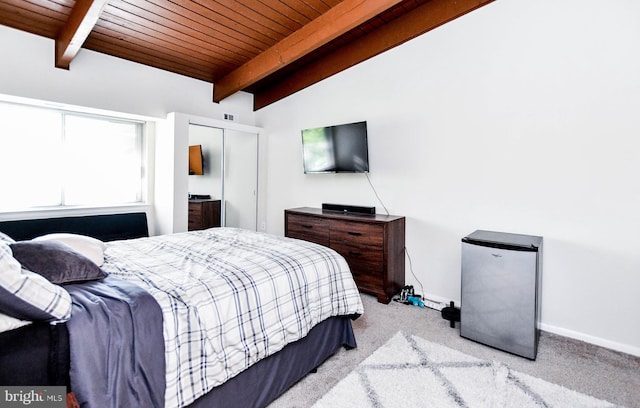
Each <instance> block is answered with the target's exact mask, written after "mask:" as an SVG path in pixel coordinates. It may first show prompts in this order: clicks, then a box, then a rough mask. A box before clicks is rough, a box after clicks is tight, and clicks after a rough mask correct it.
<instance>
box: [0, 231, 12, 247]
mask: <svg viewBox="0 0 640 408" xmlns="http://www.w3.org/2000/svg"><path fill="white" fill-rule="evenodd" d="M0 242H6V243H9V244H13V243H15V242H16V240H15V239H13V238H11V237H10V236H8V235H7V234H5V233H4V232H1V231H0Z"/></svg>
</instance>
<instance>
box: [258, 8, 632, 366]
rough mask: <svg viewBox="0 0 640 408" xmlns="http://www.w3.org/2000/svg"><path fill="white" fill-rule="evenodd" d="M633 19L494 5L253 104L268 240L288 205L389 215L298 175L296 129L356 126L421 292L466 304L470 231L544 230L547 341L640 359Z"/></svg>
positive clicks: (361, 194)
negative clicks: (401, 231) (578, 343)
mask: <svg viewBox="0 0 640 408" xmlns="http://www.w3.org/2000/svg"><path fill="white" fill-rule="evenodd" d="M638 21H640V3H638V2H636V1H631V0H629V1H623V0H617V1H611V2H606V4H605V3H603V2H598V1H595V0H589V1H578V0H564V1H552V0H539V1H535V2H532V1H525V0H511V1H504V0H503V1H496V2H494V3H491V4H490V5H488V6H485V7H483V8H481V9H479V10H477V11H475V12H473V13H471V14H469V15H466V16H464V17H462V18H460V19H458V20H455V21H453V22H451V23H449V24H447V25H445V26H443V27H440V28H438V29H436V30H434V31H432V32H430V33H427V34H425V35H423V36H421V37H419V38H417V39H415V40H413V41H411V42H409V43H406V44H404V45H403V46H401V47H398V48H395V49H393V50H391V51H389V52H387V53H385V54H383V55H380V56H378V57H376V58H373V59H371V60H369V61H366V62H364V63H362V64H359V65H358V66H356V67H353V68H351V69H349V70H348V71H345V72H343V73H340V74H338V75H335V76H333V77H331V78H329V79H327V80H325V81H323V82H322V83H319V84H316V85H314V86H312V87H309V88H307V89H306V90H303V91H301V92H299V93H297V94H295V95H293V96H291V97H289V98H287V99H284V100H282V101H280V102H277V103H275V104H273V105H271V106H268V107H266V108H263V109H261V110H260V111H258V112H257V113H256V123H257V125H258V126H261V127H263V128H264V129H265V133H266V138H265V140H264V141H263V145H262V146H263V148H266V152H263V153H264V154H266V156H267V163H266V170H265V171H266V173H263V176H264V177H265V178H266V180H267V184H268V186H267V191H268V195H267V197H266V221H267V230H268V231H269V232H273V233H277V234H282V233H283V218H284V217H283V210H284V209H285V208H290V207H297V206H315V207H318V206H320V205H321V203H323V202H335V203H345V204H358V205H375V206H376V207H377V208H378V211H379V212H381V211H382V208H381V206H380V204H379V202H378V201H377V199H376V197H375V195H374V193H373V192H372V190H371V188H370V187H369V184H368V182H367V180H366V178H365V176H364V175H304V174H303V171H302V152H301V148H302V147H301V141H300V130H301V129H303V128H308V127H314V126H320V125H328V124H339V123H347V122H353V121H358V120H366V121H367V122H368V127H369V142H370V146H369V149H370V152H369V153H370V169H371V173H370V176H371V180H372V182H373V184H374V185H375V187H376V188H377V191H378V193H379V195H380V197H381V198H382V200H383V201H384V203H385V204H386V206H387V207H388V209H389V211H390V212H391V213H392V214H396V215H404V216H406V217H407V248H408V250H409V253H410V255H411V258H412V261H413V272H414V273H415V275H416V276H417V278H418V279H419V280H420V281H421V282H422V284H423V285H424V292H425V293H427V294H430V295H433V296H436V297H440V298H444V299H451V300H455V301H457V302H459V300H460V239H461V238H462V237H464V236H465V235H467V234H469V233H470V232H472V231H474V230H476V229H489V230H497V231H505V232H514V233H523V234H532V235H542V236H543V237H544V239H545V243H544V261H543V268H544V271H543V287H542V328H543V329H545V330H548V331H551V332H556V333H560V334H563V335H567V336H571V337H575V338H579V339H583V340H586V341H589V342H592V343H596V344H600V345H604V346H607V347H610V348H614V349H618V350H622V351H625V352H628V353H632V354H636V355H640V325H638V322H640V296H639V295H638V290H639V288H640V245H639V243H640V238H639V235H638V231H637V229H638V227H639V226H640V211H638V209H639V208H640V187H639V185H638V175H639V174H640V160H638V142H637V141H636V140H637V137H638V134H639V132H640V115H638V107H639V106H640V75H638V73H639V72H640V54H639V53H638V52H636V50H638V49H639V48H640V25H639V24H638ZM265 142H266V143H265ZM265 145H266V147H265ZM406 275H407V282H408V283H410V284H413V285H417V280H416V279H414V278H413V277H412V276H411V272H410V271H409V270H408V267H407V272H406Z"/></svg>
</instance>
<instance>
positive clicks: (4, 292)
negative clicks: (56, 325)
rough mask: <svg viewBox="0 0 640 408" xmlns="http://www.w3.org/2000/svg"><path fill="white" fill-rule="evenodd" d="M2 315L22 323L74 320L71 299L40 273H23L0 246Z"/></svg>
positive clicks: (4, 245) (0, 243)
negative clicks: (26, 321)
mask: <svg viewBox="0 0 640 408" xmlns="http://www.w3.org/2000/svg"><path fill="white" fill-rule="evenodd" d="M0 312H1V313H4V314H6V315H7V316H11V317H15V318H16V319H20V320H44V321H48V322H50V321H53V322H64V321H66V320H69V317H71V296H70V295H69V292H67V291H66V290H65V289H64V288H63V287H62V286H59V285H54V284H53V283H51V282H49V281H48V280H47V279H46V278H44V277H42V276H40V275H38V274H37V273H34V272H31V271H28V270H26V269H23V268H22V267H21V266H20V263H19V262H18V261H17V260H16V259H15V258H14V257H13V256H11V249H10V248H9V245H7V243H6V242H0Z"/></svg>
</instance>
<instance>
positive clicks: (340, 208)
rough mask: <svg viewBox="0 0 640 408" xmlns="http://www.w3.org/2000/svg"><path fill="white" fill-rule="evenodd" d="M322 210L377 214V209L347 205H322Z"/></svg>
mask: <svg viewBox="0 0 640 408" xmlns="http://www.w3.org/2000/svg"><path fill="white" fill-rule="evenodd" d="M322 209H323V210H327V211H340V212H347V213H358V214H375V213H376V207H363V206H359V205H346V204H327V203H322Z"/></svg>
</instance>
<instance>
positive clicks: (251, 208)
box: [189, 124, 258, 231]
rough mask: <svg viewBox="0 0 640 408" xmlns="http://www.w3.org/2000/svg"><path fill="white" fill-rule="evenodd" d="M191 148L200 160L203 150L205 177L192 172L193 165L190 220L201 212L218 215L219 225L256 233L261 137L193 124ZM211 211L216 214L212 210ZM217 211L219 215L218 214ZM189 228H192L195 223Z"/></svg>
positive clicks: (190, 129) (203, 173) (196, 171)
mask: <svg viewBox="0 0 640 408" xmlns="http://www.w3.org/2000/svg"><path fill="white" fill-rule="evenodd" d="M189 146H190V150H195V151H196V153H194V154H196V156H197V154H198V153H197V151H198V149H200V151H201V158H202V172H201V174H200V172H199V171H198V170H199V169H198V166H197V165H195V166H194V167H193V168H191V167H192V165H191V164H190V170H189V173H190V175H189V195H190V198H191V199H190V201H189V214H190V215H189V216H190V217H194V216H195V217H201V212H204V213H206V211H214V213H215V216H216V217H219V218H220V219H219V224H217V225H220V226H227V227H237V228H244V229H250V230H254V231H255V230H256V229H257V208H258V201H257V191H258V134H257V133H251V132H245V131H240V130H235V129H225V128H219V127H214V126H207V125H201V124H190V125H189ZM196 161H197V160H196ZM207 196H209V197H210V198H206V197H207ZM200 200H204V201H200ZM209 200H210V201H213V202H209ZM201 207H202V208H201ZM209 207H213V208H214V210H208V208H209ZM217 208H219V213H218V212H216V209H217ZM194 214H195V215H194ZM218 214H219V215H218ZM216 221H217V220H216ZM189 224H190V228H191V225H192V219H190V220H189Z"/></svg>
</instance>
